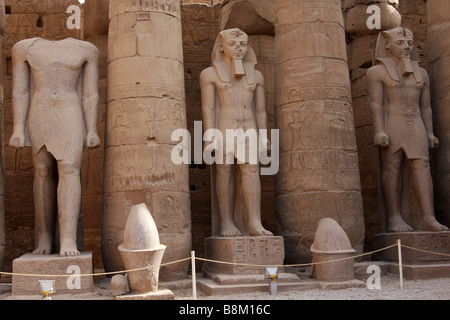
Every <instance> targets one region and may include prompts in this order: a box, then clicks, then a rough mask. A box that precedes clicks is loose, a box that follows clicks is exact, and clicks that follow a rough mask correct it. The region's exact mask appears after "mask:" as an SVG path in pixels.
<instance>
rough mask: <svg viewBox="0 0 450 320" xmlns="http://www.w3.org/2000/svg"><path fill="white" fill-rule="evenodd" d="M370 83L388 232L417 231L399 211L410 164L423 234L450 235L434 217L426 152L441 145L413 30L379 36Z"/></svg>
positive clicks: (399, 29)
mask: <svg viewBox="0 0 450 320" xmlns="http://www.w3.org/2000/svg"><path fill="white" fill-rule="evenodd" d="M367 81H368V89H369V99H370V108H371V111H372V115H373V122H374V134H375V137H374V143H375V146H377V147H380V156H381V166H382V168H381V171H382V177H381V180H382V181H381V186H382V190H383V194H384V199H385V203H386V210H387V219H386V221H387V230H388V232H408V231H413V228H412V227H411V226H410V225H409V224H407V223H406V222H405V220H404V219H403V217H402V212H401V196H400V195H401V190H399V188H400V187H399V186H401V183H400V179H401V176H402V175H401V173H402V171H403V168H404V166H405V164H406V162H408V164H409V168H410V172H411V178H412V181H413V185H414V193H415V196H416V199H417V203H418V206H419V210H420V212H421V220H422V221H421V224H422V228H423V230H421V231H445V230H448V228H447V227H445V226H442V225H441V224H440V223H438V222H437V221H436V219H435V215H434V205H433V183H432V180H431V174H430V166H429V152H428V148H429V147H437V146H438V144H439V140H438V139H437V138H436V137H435V136H434V134H433V122H432V111H431V104H430V89H429V85H430V80H429V77H428V74H427V72H426V71H425V70H424V69H422V68H420V67H419V64H418V54H417V52H416V51H415V47H414V40H413V34H412V32H411V31H410V30H408V29H406V28H402V27H398V28H394V29H391V30H388V31H384V32H382V33H380V35H379V38H378V42H377V49H376V65H375V66H373V67H372V68H370V69H369V70H368V72H367Z"/></svg>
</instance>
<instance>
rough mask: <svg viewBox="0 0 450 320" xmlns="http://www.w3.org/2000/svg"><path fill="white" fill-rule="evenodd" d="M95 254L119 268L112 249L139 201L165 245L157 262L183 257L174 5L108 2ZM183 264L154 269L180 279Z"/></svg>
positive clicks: (180, 75) (181, 117) (180, 84)
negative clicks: (175, 136) (175, 154)
mask: <svg viewBox="0 0 450 320" xmlns="http://www.w3.org/2000/svg"><path fill="white" fill-rule="evenodd" d="M109 9H110V11H109V16H110V23H109V43H108V46H109V49H108V105H107V110H106V138H105V173H104V208H103V226H102V227H103V231H102V247H103V248H102V251H103V260H104V264H105V269H106V270H108V271H109V270H119V269H121V268H123V264H122V261H121V258H120V255H119V252H118V250H117V246H118V245H120V244H121V243H122V240H123V239H122V237H123V230H124V227H125V223H126V219H127V214H128V212H130V209H131V207H132V206H133V205H136V204H140V203H145V204H146V205H147V207H148V208H149V210H150V212H151V214H152V216H153V217H154V219H155V222H156V224H157V226H158V230H159V233H160V238H161V243H163V244H165V245H166V246H167V251H166V254H165V255H164V259H165V260H164V261H163V262H166V261H174V260H178V259H182V258H186V257H188V256H189V255H190V248H191V215H190V203H189V202H190V199H189V181H188V180H189V174H188V167H187V165H175V164H174V163H173V162H172V161H171V152H172V149H173V147H174V146H175V145H176V144H177V143H178V142H173V141H171V135H172V132H173V131H174V130H175V129H179V128H186V109H185V92H184V90H185V89H184V69H183V52H182V39H181V38H182V37H181V20H180V1H179V0H167V1H161V0H160V1H150V0H148V1H134V0H111V1H110V7H109ZM188 267H189V264H175V265H170V266H168V267H164V268H162V269H161V279H165V280H170V279H176V278H181V277H185V276H186V275H187V269H188Z"/></svg>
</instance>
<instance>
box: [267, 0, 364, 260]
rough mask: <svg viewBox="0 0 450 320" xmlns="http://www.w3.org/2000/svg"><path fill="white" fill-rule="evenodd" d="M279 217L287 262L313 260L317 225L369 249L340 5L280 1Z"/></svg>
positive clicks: (277, 93)
mask: <svg viewBox="0 0 450 320" xmlns="http://www.w3.org/2000/svg"><path fill="white" fill-rule="evenodd" d="M275 3H276V27H275V66H276V71H275V86H276V89H275V100H276V104H275V105H276V109H275V127H276V128H278V129H279V130H280V171H279V173H278V175H277V177H276V182H275V203H276V214H277V218H278V221H279V230H280V234H282V235H283V236H284V237H285V244H286V261H287V262H304V261H310V260H311V253H310V251H309V248H310V246H311V244H312V242H313V238H314V234H315V230H316V227H317V222H318V221H319V220H320V219H321V218H325V217H328V218H332V219H334V220H336V221H337V222H338V223H339V224H340V225H341V226H342V228H343V229H344V230H345V231H346V233H347V235H348V236H349V238H350V241H351V243H352V246H353V247H354V248H356V249H357V251H361V250H362V245H363V242H364V222H363V213H362V200H361V186H360V176H359V167H358V155H357V150H356V140H355V129H354V121H353V110H352V103H351V92H350V81H349V77H348V63H347V52H346V42H345V30H344V21H343V16H342V11H341V1H339V0H320V1H312V0H301V1H299V0H276V1H275Z"/></svg>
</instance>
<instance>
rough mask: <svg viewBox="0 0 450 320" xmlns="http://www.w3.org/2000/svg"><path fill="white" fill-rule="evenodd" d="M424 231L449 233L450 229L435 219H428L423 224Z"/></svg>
mask: <svg viewBox="0 0 450 320" xmlns="http://www.w3.org/2000/svg"><path fill="white" fill-rule="evenodd" d="M422 229H423V231H437V232H439V231H449V228H448V227H446V226H444V225H442V224H440V223H439V222H437V220H436V219H435V218H426V219H424V220H423V224H422Z"/></svg>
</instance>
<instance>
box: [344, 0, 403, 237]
mask: <svg viewBox="0 0 450 320" xmlns="http://www.w3.org/2000/svg"><path fill="white" fill-rule="evenodd" d="M396 3H398V0H379V1H367V0H345V1H344V17H345V27H346V31H347V41H348V60H349V70H350V80H351V88H352V103H353V113H354V118H355V128H356V141H357V147H358V156H359V163H360V168H359V169H360V176H361V186H362V189H361V193H362V197H363V209H364V221H365V231H366V242H370V241H371V239H372V237H373V235H375V234H377V233H379V232H380V224H381V226H382V227H381V229H382V230H384V222H383V221H381V223H380V216H382V215H381V214H380V198H379V194H380V192H379V177H378V165H379V159H378V151H379V150H378V149H377V148H375V147H374V145H373V125H372V114H371V112H370V108H369V97H368V93H367V85H366V73H367V70H368V69H369V68H370V67H371V66H372V63H373V62H372V60H373V57H374V50H375V41H376V40H377V37H378V34H379V33H380V32H381V31H382V30H387V29H390V28H394V27H399V26H400V25H401V20H402V19H401V16H400V14H399V12H398V11H397V8H396ZM374 5H375V6H376V8H378V9H379V12H380V16H379V18H380V20H379V22H380V25H379V26H378V27H379V28H380V29H376V28H373V29H370V28H369V27H368V23H367V22H368V21H369V26H371V27H372V25H371V23H374V22H375V20H372V18H373V17H374V16H373V15H374V14H375V11H372V10H369V13H368V12H367V11H368V9H369V6H374ZM372 8H373V7H372Z"/></svg>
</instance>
